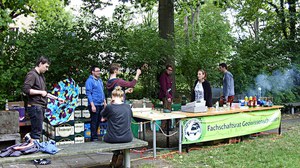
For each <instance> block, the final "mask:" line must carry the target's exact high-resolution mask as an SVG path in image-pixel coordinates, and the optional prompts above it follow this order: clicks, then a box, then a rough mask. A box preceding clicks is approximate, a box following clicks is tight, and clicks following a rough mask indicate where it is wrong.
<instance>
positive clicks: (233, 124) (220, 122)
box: [182, 109, 281, 144]
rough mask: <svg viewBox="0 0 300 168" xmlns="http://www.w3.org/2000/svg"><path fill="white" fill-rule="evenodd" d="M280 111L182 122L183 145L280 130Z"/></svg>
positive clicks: (229, 115) (209, 117) (193, 119)
mask: <svg viewBox="0 0 300 168" xmlns="http://www.w3.org/2000/svg"><path fill="white" fill-rule="evenodd" d="M280 121H281V112H280V110H279V109H275V110H265V111H256V112H245V113H236V114H224V115H216V116H205V117H198V118H188V119H183V120H182V132H183V134H182V136H183V137H182V144H190V143H197V142H205V141H211V140H218V139H225V138H230V137H237V136H242V135H248V134H253V133H257V132H262V131H267V130H272V129H276V128H279V125H280Z"/></svg>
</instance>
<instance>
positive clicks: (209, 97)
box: [204, 81, 212, 107]
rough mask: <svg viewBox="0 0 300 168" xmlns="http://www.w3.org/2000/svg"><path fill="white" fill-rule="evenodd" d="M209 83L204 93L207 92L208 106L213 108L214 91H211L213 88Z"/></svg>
mask: <svg viewBox="0 0 300 168" xmlns="http://www.w3.org/2000/svg"><path fill="white" fill-rule="evenodd" d="M206 82H207V90H205V91H204V92H207V100H206V102H207V106H208V107H212V91H211V86H210V83H209V82H208V81H206Z"/></svg>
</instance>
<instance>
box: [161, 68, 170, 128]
mask: <svg viewBox="0 0 300 168" xmlns="http://www.w3.org/2000/svg"><path fill="white" fill-rule="evenodd" d="M172 72H173V67H172V66H171V65H167V66H166V70H165V71H164V72H163V73H162V74H161V76H160V78H159V84H160V89H159V95H158V98H159V99H160V100H162V101H163V107H164V110H170V111H171V104H172V98H173V95H172V84H173V82H172ZM161 127H162V128H163V130H165V129H166V127H167V125H166V121H164V122H162V124H161Z"/></svg>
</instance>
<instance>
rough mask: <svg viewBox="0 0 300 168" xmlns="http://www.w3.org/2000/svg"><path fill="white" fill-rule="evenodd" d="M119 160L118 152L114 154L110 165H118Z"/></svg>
mask: <svg viewBox="0 0 300 168" xmlns="http://www.w3.org/2000/svg"><path fill="white" fill-rule="evenodd" d="M117 160H118V154H113V157H112V159H111V162H110V164H109V166H110V167H116V162H117Z"/></svg>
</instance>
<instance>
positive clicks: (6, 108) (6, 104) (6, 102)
mask: <svg viewBox="0 0 300 168" xmlns="http://www.w3.org/2000/svg"><path fill="white" fill-rule="evenodd" d="M5 110H6V111H8V110H9V109H8V100H7V99H6V100H5Z"/></svg>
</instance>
